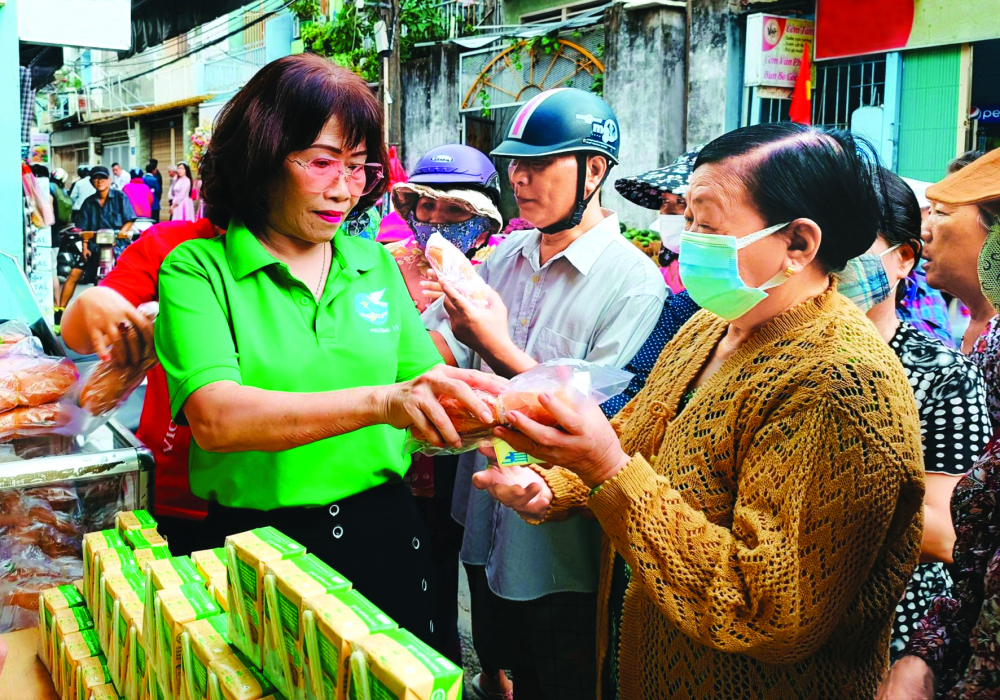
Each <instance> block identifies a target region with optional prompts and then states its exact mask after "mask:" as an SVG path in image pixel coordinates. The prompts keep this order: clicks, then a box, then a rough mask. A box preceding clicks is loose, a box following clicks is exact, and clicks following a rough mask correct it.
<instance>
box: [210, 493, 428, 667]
mask: <svg viewBox="0 0 1000 700" xmlns="http://www.w3.org/2000/svg"><path fill="white" fill-rule="evenodd" d="M266 526H271V527H273V528H275V529H277V530H279V531H280V532H282V533H284V534H285V535H287V536H289V537H291V538H292V539H293V540H295V541H296V542H298V543H299V544H301V545H303V546H304V547H305V548H306V551H307V552H311V553H312V554H315V555H316V556H317V557H319V558H320V559H321V560H322V561H324V562H325V563H326V564H328V565H330V566H331V567H333V568H334V569H335V570H336V571H337V572H339V573H340V574H342V575H343V576H344V577H346V578H347V579H348V580H349V581H351V582H352V583H353V584H354V588H355V589H356V590H357V591H358V592H359V593H361V594H362V595H363V596H365V597H366V598H367V599H368V600H370V601H371V602H372V603H374V604H375V605H376V606H378V607H379V608H380V609H381V610H382V611H383V612H384V613H385V614H387V615H388V616H389V617H391V618H392V619H393V620H395V621H396V623H397V624H398V625H399V626H400V627H404V628H406V629H408V630H410V631H411V632H413V634H415V635H416V636H417V637H419V638H420V639H422V640H423V641H425V642H426V643H428V644H430V645H431V646H432V647H434V649H436V650H440V649H441V647H442V644H441V640H440V638H439V634H438V633H437V632H436V631H435V627H434V608H435V583H436V582H435V576H434V568H433V562H432V558H431V547H430V541H429V539H428V537H427V534H426V531H425V530H424V525H423V522H422V521H421V519H420V515H419V513H418V512H417V509H416V506H415V505H414V502H413V496H412V495H411V494H410V489H409V488H408V487H407V486H406V485H404V484H403V483H402V482H399V483H391V484H383V485H382V486H377V487H375V488H373V489H369V490H368V491H365V492H363V493H360V494H357V495H355V496H351V497H350V498H345V499H343V500H340V501H337V502H336V503H331V504H330V505H328V506H323V507H320V508H279V509H277V510H270V511H262V510H253V509H248V508H227V507H226V506H222V505H219V504H218V503H210V504H209V508H208V517H207V518H206V519H205V520H204V521H203V522H202V523H201V527H202V530H203V534H202V538H201V542H200V543H197V544H196V545H193V546H195V548H196V549H209V548H211V547H221V546H223V543H224V542H225V539H226V536H228V535H232V534H236V533H238V532H244V531H246V530H252V529H254V528H258V527H266Z"/></svg>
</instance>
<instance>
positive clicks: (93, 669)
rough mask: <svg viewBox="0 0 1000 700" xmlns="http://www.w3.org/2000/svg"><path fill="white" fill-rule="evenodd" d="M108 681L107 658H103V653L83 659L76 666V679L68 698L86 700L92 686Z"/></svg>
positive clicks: (109, 679)
mask: <svg viewBox="0 0 1000 700" xmlns="http://www.w3.org/2000/svg"><path fill="white" fill-rule="evenodd" d="M110 682H111V671H110V670H109V669H108V660H107V659H105V658H104V654H99V655H98V656H91V657H90V658H89V659H83V660H82V661H80V663H79V665H78V666H77V667H76V680H75V681H74V686H73V691H72V692H71V694H70V698H71V700H87V698H89V697H90V695H91V693H92V692H93V691H94V688H97V687H99V686H102V685H107V684H108V683H110Z"/></svg>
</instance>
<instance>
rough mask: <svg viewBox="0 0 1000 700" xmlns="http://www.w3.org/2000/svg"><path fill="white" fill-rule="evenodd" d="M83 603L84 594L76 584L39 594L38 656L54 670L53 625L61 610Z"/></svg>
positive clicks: (50, 589)
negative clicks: (57, 613) (56, 615)
mask: <svg viewBox="0 0 1000 700" xmlns="http://www.w3.org/2000/svg"><path fill="white" fill-rule="evenodd" d="M80 605H83V595H82V594H81V593H80V591H79V590H78V589H77V587H76V586H75V585H67V586H57V587H56V588H49V589H47V590H44V591H42V592H41V593H39V594H38V656H39V658H40V659H41V660H42V663H43V664H45V668H47V669H49V672H50V673H51V672H52V666H53V661H54V660H53V653H54V652H53V649H52V625H53V617H55V614H56V612H58V611H59V610H65V609H66V608H74V607H77V606H80Z"/></svg>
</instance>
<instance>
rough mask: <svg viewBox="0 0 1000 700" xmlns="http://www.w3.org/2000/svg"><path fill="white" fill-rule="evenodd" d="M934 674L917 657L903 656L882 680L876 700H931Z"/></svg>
mask: <svg viewBox="0 0 1000 700" xmlns="http://www.w3.org/2000/svg"><path fill="white" fill-rule="evenodd" d="M933 698H934V672H933V671H931V669H930V666H928V665H927V663H926V662H925V661H924V660H923V659H921V658H920V657H918V656H904V657H903V658H901V659H900V660H899V661H897V662H896V663H895V664H893V666H892V668H891V669H889V673H888V674H887V675H886V677H885V678H884V679H883V680H882V685H881V687H879V689H878V696H877V697H876V700H933Z"/></svg>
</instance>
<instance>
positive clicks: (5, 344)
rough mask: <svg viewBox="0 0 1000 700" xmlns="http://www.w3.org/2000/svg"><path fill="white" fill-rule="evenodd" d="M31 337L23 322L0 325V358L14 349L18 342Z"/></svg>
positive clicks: (29, 330)
mask: <svg viewBox="0 0 1000 700" xmlns="http://www.w3.org/2000/svg"><path fill="white" fill-rule="evenodd" d="M30 337H31V329H30V328H29V327H28V324H27V323H25V322H23V321H5V322H4V323H0V357H3V356H4V355H6V354H7V353H9V352H10V351H11V350H13V349H14V346H16V345H17V344H18V343H19V342H21V341H22V340H24V339H25V338H30Z"/></svg>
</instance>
